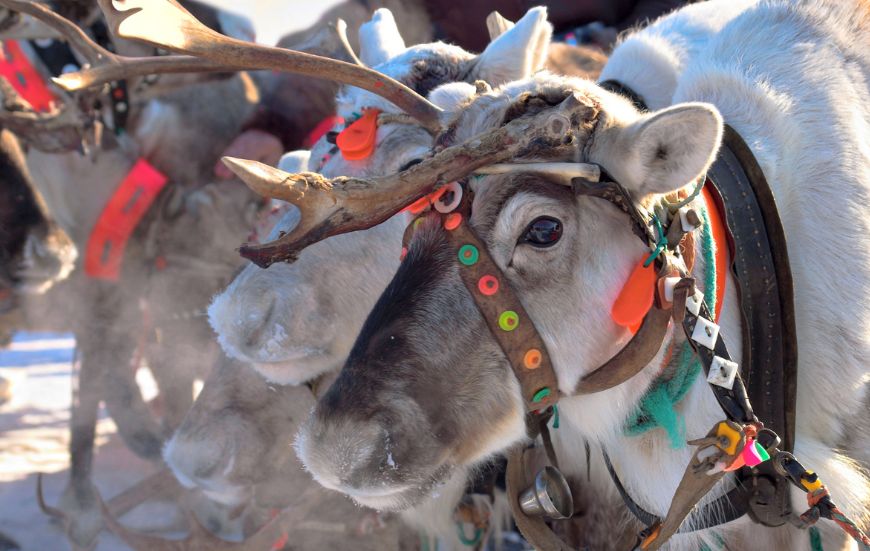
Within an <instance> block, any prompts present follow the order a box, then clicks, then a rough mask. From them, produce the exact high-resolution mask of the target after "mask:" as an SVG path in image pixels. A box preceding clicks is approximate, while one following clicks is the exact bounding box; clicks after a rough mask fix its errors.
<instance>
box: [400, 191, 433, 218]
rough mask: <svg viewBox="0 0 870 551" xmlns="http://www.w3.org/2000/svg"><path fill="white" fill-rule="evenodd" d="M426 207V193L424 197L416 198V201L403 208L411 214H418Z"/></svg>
mask: <svg viewBox="0 0 870 551" xmlns="http://www.w3.org/2000/svg"><path fill="white" fill-rule="evenodd" d="M427 208H429V196H428V195H426V196H424V197H420V198H419V199H417V200H416V201H414V202H413V203H411V204H410V205H408V206H407V207H405V210H406V211H408V212H410V213H411V214H414V215H417V214H420V213H421V212H423V211H424V210H426V209H427Z"/></svg>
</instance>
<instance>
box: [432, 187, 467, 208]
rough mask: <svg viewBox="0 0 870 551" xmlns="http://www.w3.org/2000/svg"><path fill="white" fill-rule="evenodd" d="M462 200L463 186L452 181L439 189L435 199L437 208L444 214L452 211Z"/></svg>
mask: <svg viewBox="0 0 870 551" xmlns="http://www.w3.org/2000/svg"><path fill="white" fill-rule="evenodd" d="M461 201H462V186H461V185H460V184H459V182H450V183H449V184H447V185H445V186H444V187H442V188H441V189H439V190H438V194H437V195H436V196H435V199H434V201H433V203H434V205H435V210H437V211H438V212H440V213H442V214H447V213H448V212H452V211H453V210H455V209H456V207H458V206H459V203H460V202H461Z"/></svg>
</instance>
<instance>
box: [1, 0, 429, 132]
mask: <svg viewBox="0 0 870 551" xmlns="http://www.w3.org/2000/svg"><path fill="white" fill-rule="evenodd" d="M98 1H99V5H100V8H101V9H102V10H103V13H104V14H105V16H106V20H107V21H108V23H109V26H110V27H111V28H112V31H113V32H114V33H115V34H116V35H118V36H120V37H122V38H127V39H131V40H139V41H142V42H146V43H148V44H151V45H153V46H156V47H159V48H164V49H167V50H171V51H174V52H177V53H181V54H189V55H192V56H195V57H197V58H203V59H204V60H209V61H210V62H212V63H214V64H216V65H217V66H220V67H222V68H223V69H224V70H226V69H227V68H229V67H233V68H237V69H246V70H254V69H270V70H277V71H286V72H290V73H298V74H303V75H308V76H311V77H315V78H325V79H328V80H332V81H335V82H339V83H342V84H348V85H351V86H356V87H358V88H362V89H364V90H367V91H369V92H371V93H373V94H376V95H378V96H381V97H383V98H384V99H386V100H388V101H390V102H392V103H393V104H395V105H396V106H397V107H399V108H400V109H402V110H403V111H404V112H406V113H408V114H409V115H411V116H412V117H414V118H415V119H417V120H418V121H420V123H421V124H422V125H423V126H425V127H426V128H428V129H429V130H432V131H437V130H438V129H439V128H440V124H439V120H438V115H439V113H440V112H441V110H440V109H439V108H438V107H437V106H435V105H433V104H432V103H430V102H429V101H428V100H426V98H424V97H422V96H420V95H419V94H417V93H416V92H414V91H413V90H411V89H410V88H408V87H407V86H405V85H404V84H402V83H400V82H398V81H396V80H393V79H392V78H390V77H388V76H386V75H383V74H381V73H379V72H377V71H374V70H372V69H369V68H367V67H363V66H359V65H354V64H351V63H346V62H343V61H338V60H335V59H329V58H325V57H321V56H316V55H312V54H307V53H304V52H298V51H293V50H286V49H283V48H273V47H269V46H262V45H259V44H253V43H250V42H244V41H241V40H236V39H234V38H230V37H227V36H224V35H222V34H220V33H217V32H215V31H213V30H211V29H209V28H208V27H206V26H205V25H203V24H202V23H200V22H199V21H198V20H197V19H196V18H195V17H193V16H192V15H191V14H190V13H189V12H188V11H187V10H185V9H184V8H183V7H181V5H179V4H178V2H175V0H115V1H114V2H113V0H98ZM2 2H4V3H7V4H4V5H8V3H14V4H18V3H19V2H17V1H16V0H2ZM115 2H117V3H118V4H119V5H123V7H124V8H126V9H124V10H120V9H117V8H115V5H114V4H115ZM155 61H156V60H155ZM179 70H190V67H188V68H186V69H179ZM86 78H90V80H84V79H86ZM93 82H94V76H93V74H92V73H90V74H89V73H88V71H87V70H85V71H81V72H79V73H72V74H69V75H64V76H63V77H60V79H59V81H58V83H59V84H60V85H61V86H63V87H64V88H66V89H68V90H71V89H77V88H82V87H84V86H87V85H88V84H87V83H93Z"/></svg>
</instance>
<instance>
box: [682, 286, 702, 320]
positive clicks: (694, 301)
mask: <svg viewBox="0 0 870 551" xmlns="http://www.w3.org/2000/svg"><path fill="white" fill-rule="evenodd" d="M702 302H704V293H702V292H701V291H699V290H698V289H695V294H694V295H692V296H690V297H689V298H687V299H686V310H688V311H689V312H691V313H692V315H693V316H697V315H698V313H699V312H700V311H701V303H702Z"/></svg>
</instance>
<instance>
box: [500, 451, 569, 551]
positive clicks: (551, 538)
mask: <svg viewBox="0 0 870 551" xmlns="http://www.w3.org/2000/svg"><path fill="white" fill-rule="evenodd" d="M526 450H527V449H526V448H524V447H515V448H513V449H512V450H511V451H510V452H508V463H507V470H506V471H505V482H506V485H507V488H506V491H507V495H508V496H515V497H518V496H519V495H520V494H521V493H522V492H523V491H524V490H525V489H526V488H528V487H529V486H531V485H532V483H533V482H534V480H531V479H529V478H528V474H527V473H529V472H530V471H531V469H529V468H527V465H526ZM508 502H509V503H510V507H511V515H513V517H514V522H516V524H517V528H519V530H520V533H521V534H522V535H523V537H525V538H526V540H528V541H529V542H530V543H531V544H532V545H534V547H535V549H536V550H538V551H573V549H572V548H571V546H570V545H568V544H567V543H565V542H564V541H562V539H561V538H559V536H557V535H556V534H555V532H553V531H552V530H551V529H550V527H549V526H547V523H546V521H544V519H543V518H541V517H530V516H528V515H526V513H525V512H523V510H522V508H520V503H519V499H508Z"/></svg>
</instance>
